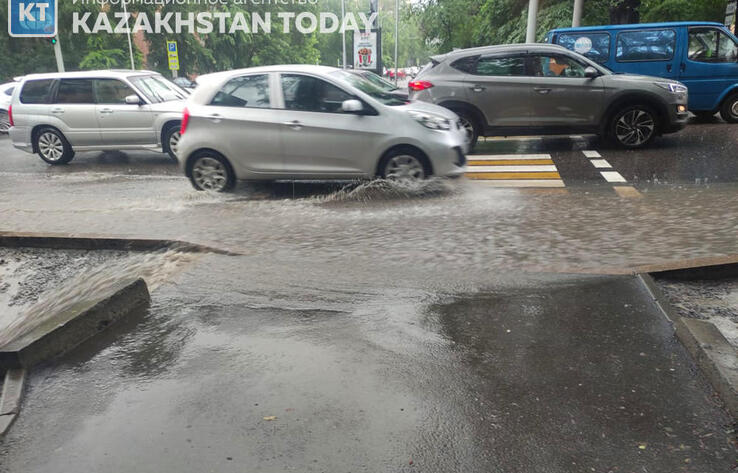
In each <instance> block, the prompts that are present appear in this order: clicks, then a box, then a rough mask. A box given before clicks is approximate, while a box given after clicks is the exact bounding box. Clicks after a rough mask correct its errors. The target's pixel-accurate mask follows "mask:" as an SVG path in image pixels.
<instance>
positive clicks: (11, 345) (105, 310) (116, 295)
mask: <svg viewBox="0 0 738 473" xmlns="http://www.w3.org/2000/svg"><path fill="white" fill-rule="evenodd" d="M150 300H151V299H150V296H149V290H148V287H147V286H146V283H145V282H144V280H143V279H140V278H139V279H135V280H123V281H120V282H118V283H116V284H114V285H113V286H112V287H111V288H110V289H109V290H108V291H105V292H104V293H103V294H101V295H98V296H95V297H94V298H92V299H90V300H88V301H84V302H82V303H80V304H76V305H74V306H72V307H68V308H66V309H63V310H62V311H61V312H59V313H56V314H54V315H53V316H51V317H49V318H47V319H44V320H43V321H42V322H40V323H39V324H38V325H36V326H33V327H31V328H29V329H28V330H27V331H25V332H23V333H21V334H19V335H18V336H17V337H15V338H13V339H11V340H10V341H9V342H7V343H5V344H4V345H3V346H1V347H0V371H3V370H13V369H19V368H31V367H32V366H33V365H36V364H38V363H40V362H42V361H45V360H48V359H50V358H53V357H56V356H59V355H61V354H62V353H64V352H66V351H69V350H71V349H72V348H74V347H76V346H77V345H79V344H80V343H82V342H83V341H85V340H87V339H89V338H90V337H92V336H94V335H96V334H97V333H99V332H101V331H102V330H105V329H106V328H107V327H108V326H110V325H111V324H112V323H114V322H115V321H116V320H118V319H121V318H123V317H125V316H128V315H130V314H132V313H133V312H135V311H139V310H143V309H145V308H146V307H148V304H149V303H150Z"/></svg>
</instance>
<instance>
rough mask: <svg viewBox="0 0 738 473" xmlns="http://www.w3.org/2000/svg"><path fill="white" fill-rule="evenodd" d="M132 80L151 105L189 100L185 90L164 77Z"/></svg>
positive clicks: (139, 77) (141, 77)
mask: <svg viewBox="0 0 738 473" xmlns="http://www.w3.org/2000/svg"><path fill="white" fill-rule="evenodd" d="M130 80H131V83H133V85H134V86H136V88H137V89H138V90H140V91H141V93H142V94H144V95H145V96H146V98H147V99H149V101H150V102H151V103H160V102H170V101H172V100H184V99H186V98H187V94H186V93H185V92H184V91H183V90H181V89H180V88H179V87H177V86H176V85H174V84H173V83H171V82H169V81H168V80H166V79H164V78H163V77H157V76H136V77H132V78H131V79H130Z"/></svg>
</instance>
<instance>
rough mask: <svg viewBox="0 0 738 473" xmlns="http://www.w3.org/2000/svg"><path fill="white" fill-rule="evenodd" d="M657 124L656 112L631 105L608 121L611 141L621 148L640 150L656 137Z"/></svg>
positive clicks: (644, 107)
mask: <svg viewBox="0 0 738 473" xmlns="http://www.w3.org/2000/svg"><path fill="white" fill-rule="evenodd" d="M658 128H659V122H658V118H657V115H656V112H654V111H653V109H652V108H650V107H648V106H646V105H631V106H629V107H625V108H624V109H622V110H620V111H619V112H617V113H616V114H615V115H614V116H613V117H612V120H611V121H610V126H609V131H610V133H609V135H610V138H611V140H612V141H613V142H614V143H615V144H616V145H617V146H620V147H623V148H630V149H636V148H642V147H644V146H646V145H648V144H649V143H650V142H651V141H652V140H653V139H654V137H655V136H656V133H657V131H658Z"/></svg>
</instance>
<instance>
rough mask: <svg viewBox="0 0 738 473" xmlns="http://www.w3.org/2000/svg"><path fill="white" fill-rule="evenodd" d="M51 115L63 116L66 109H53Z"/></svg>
mask: <svg viewBox="0 0 738 473" xmlns="http://www.w3.org/2000/svg"><path fill="white" fill-rule="evenodd" d="M51 113H56V114H61V113H64V109H63V108H52V109H51Z"/></svg>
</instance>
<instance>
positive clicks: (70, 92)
mask: <svg viewBox="0 0 738 473" xmlns="http://www.w3.org/2000/svg"><path fill="white" fill-rule="evenodd" d="M55 103H69V104H72V103H75V104H91V103H95V94H94V93H93V92H92V79H62V80H61V81H59V89H58V90H57V92H56V100H55Z"/></svg>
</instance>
